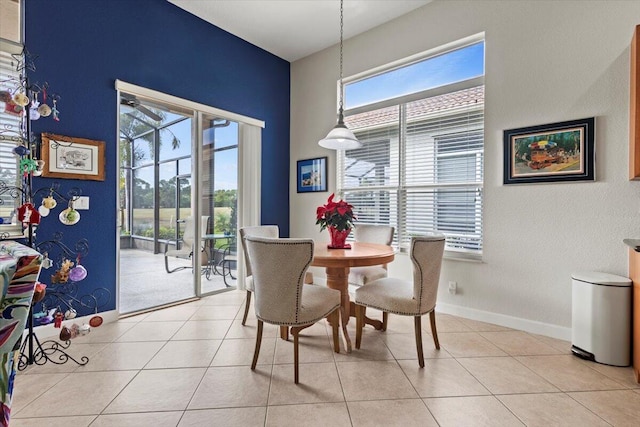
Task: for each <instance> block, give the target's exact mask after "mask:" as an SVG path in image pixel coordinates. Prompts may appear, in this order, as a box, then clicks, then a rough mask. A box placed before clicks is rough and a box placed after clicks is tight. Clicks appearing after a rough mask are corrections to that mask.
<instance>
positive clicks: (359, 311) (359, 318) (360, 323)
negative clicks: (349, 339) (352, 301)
mask: <svg viewBox="0 0 640 427" xmlns="http://www.w3.org/2000/svg"><path fill="white" fill-rule="evenodd" d="M366 310H367V307H365V306H363V305H358V304H356V348H357V349H360V344H361V343H362V329H364V315H365V313H366Z"/></svg>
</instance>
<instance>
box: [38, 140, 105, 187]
mask: <svg viewBox="0 0 640 427" xmlns="http://www.w3.org/2000/svg"><path fill="white" fill-rule="evenodd" d="M40 157H41V159H42V160H44V162H45V163H44V167H43V170H42V176H43V177H45V178H62V179H82V180H93V181H104V173H105V172H104V169H105V168H104V159H105V154H104V141H97V140H93V139H86V138H75V137H71V136H64V135H55V134H51V133H43V134H42V146H41V148H40Z"/></svg>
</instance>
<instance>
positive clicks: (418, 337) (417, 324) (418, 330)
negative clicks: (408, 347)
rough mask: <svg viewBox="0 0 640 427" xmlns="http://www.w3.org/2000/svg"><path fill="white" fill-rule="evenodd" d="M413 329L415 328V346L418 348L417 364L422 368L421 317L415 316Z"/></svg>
mask: <svg viewBox="0 0 640 427" xmlns="http://www.w3.org/2000/svg"><path fill="white" fill-rule="evenodd" d="M414 321H415V329H416V348H417V349H418V364H419V365H420V367H421V368H424V354H423V353H422V317H421V316H415V317H414Z"/></svg>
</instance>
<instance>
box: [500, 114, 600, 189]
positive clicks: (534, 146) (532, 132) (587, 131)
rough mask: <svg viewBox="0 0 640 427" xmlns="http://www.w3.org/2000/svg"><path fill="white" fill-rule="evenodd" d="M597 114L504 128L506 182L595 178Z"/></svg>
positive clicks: (587, 179) (590, 179)
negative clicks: (564, 120)
mask: <svg viewBox="0 0 640 427" xmlns="http://www.w3.org/2000/svg"><path fill="white" fill-rule="evenodd" d="M595 133H596V132H595V118H594V117H589V118H586V119H580V120H571V121H567V122H559V123H551V124H548V125H539V126H531V127H526V128H519V129H509V130H505V131H504V181H503V182H504V184H519V183H539V182H558V181H595V178H596V176H595Z"/></svg>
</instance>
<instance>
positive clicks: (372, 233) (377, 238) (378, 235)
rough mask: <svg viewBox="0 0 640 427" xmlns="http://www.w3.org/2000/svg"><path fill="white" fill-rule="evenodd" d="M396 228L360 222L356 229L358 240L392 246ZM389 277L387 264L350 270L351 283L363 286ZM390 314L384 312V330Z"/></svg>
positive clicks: (355, 234) (355, 235)
mask: <svg viewBox="0 0 640 427" xmlns="http://www.w3.org/2000/svg"><path fill="white" fill-rule="evenodd" d="M394 232H395V228H394V227H392V226H390V225H381V224H359V225H358V226H356V228H355V231H354V237H355V240H356V242H365V243H378V244H380V245H387V246H390V245H391V242H393V233H394ZM384 277H387V265H386V264H385V265H372V266H369V267H352V268H351V269H350V270H349V284H350V285H352V286H362V285H366V284H367V283H371V282H373V281H374V280H378V279H382V278H384ZM388 319H389V316H388V314H387V313H382V330H383V331H386V330H387V322H388Z"/></svg>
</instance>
